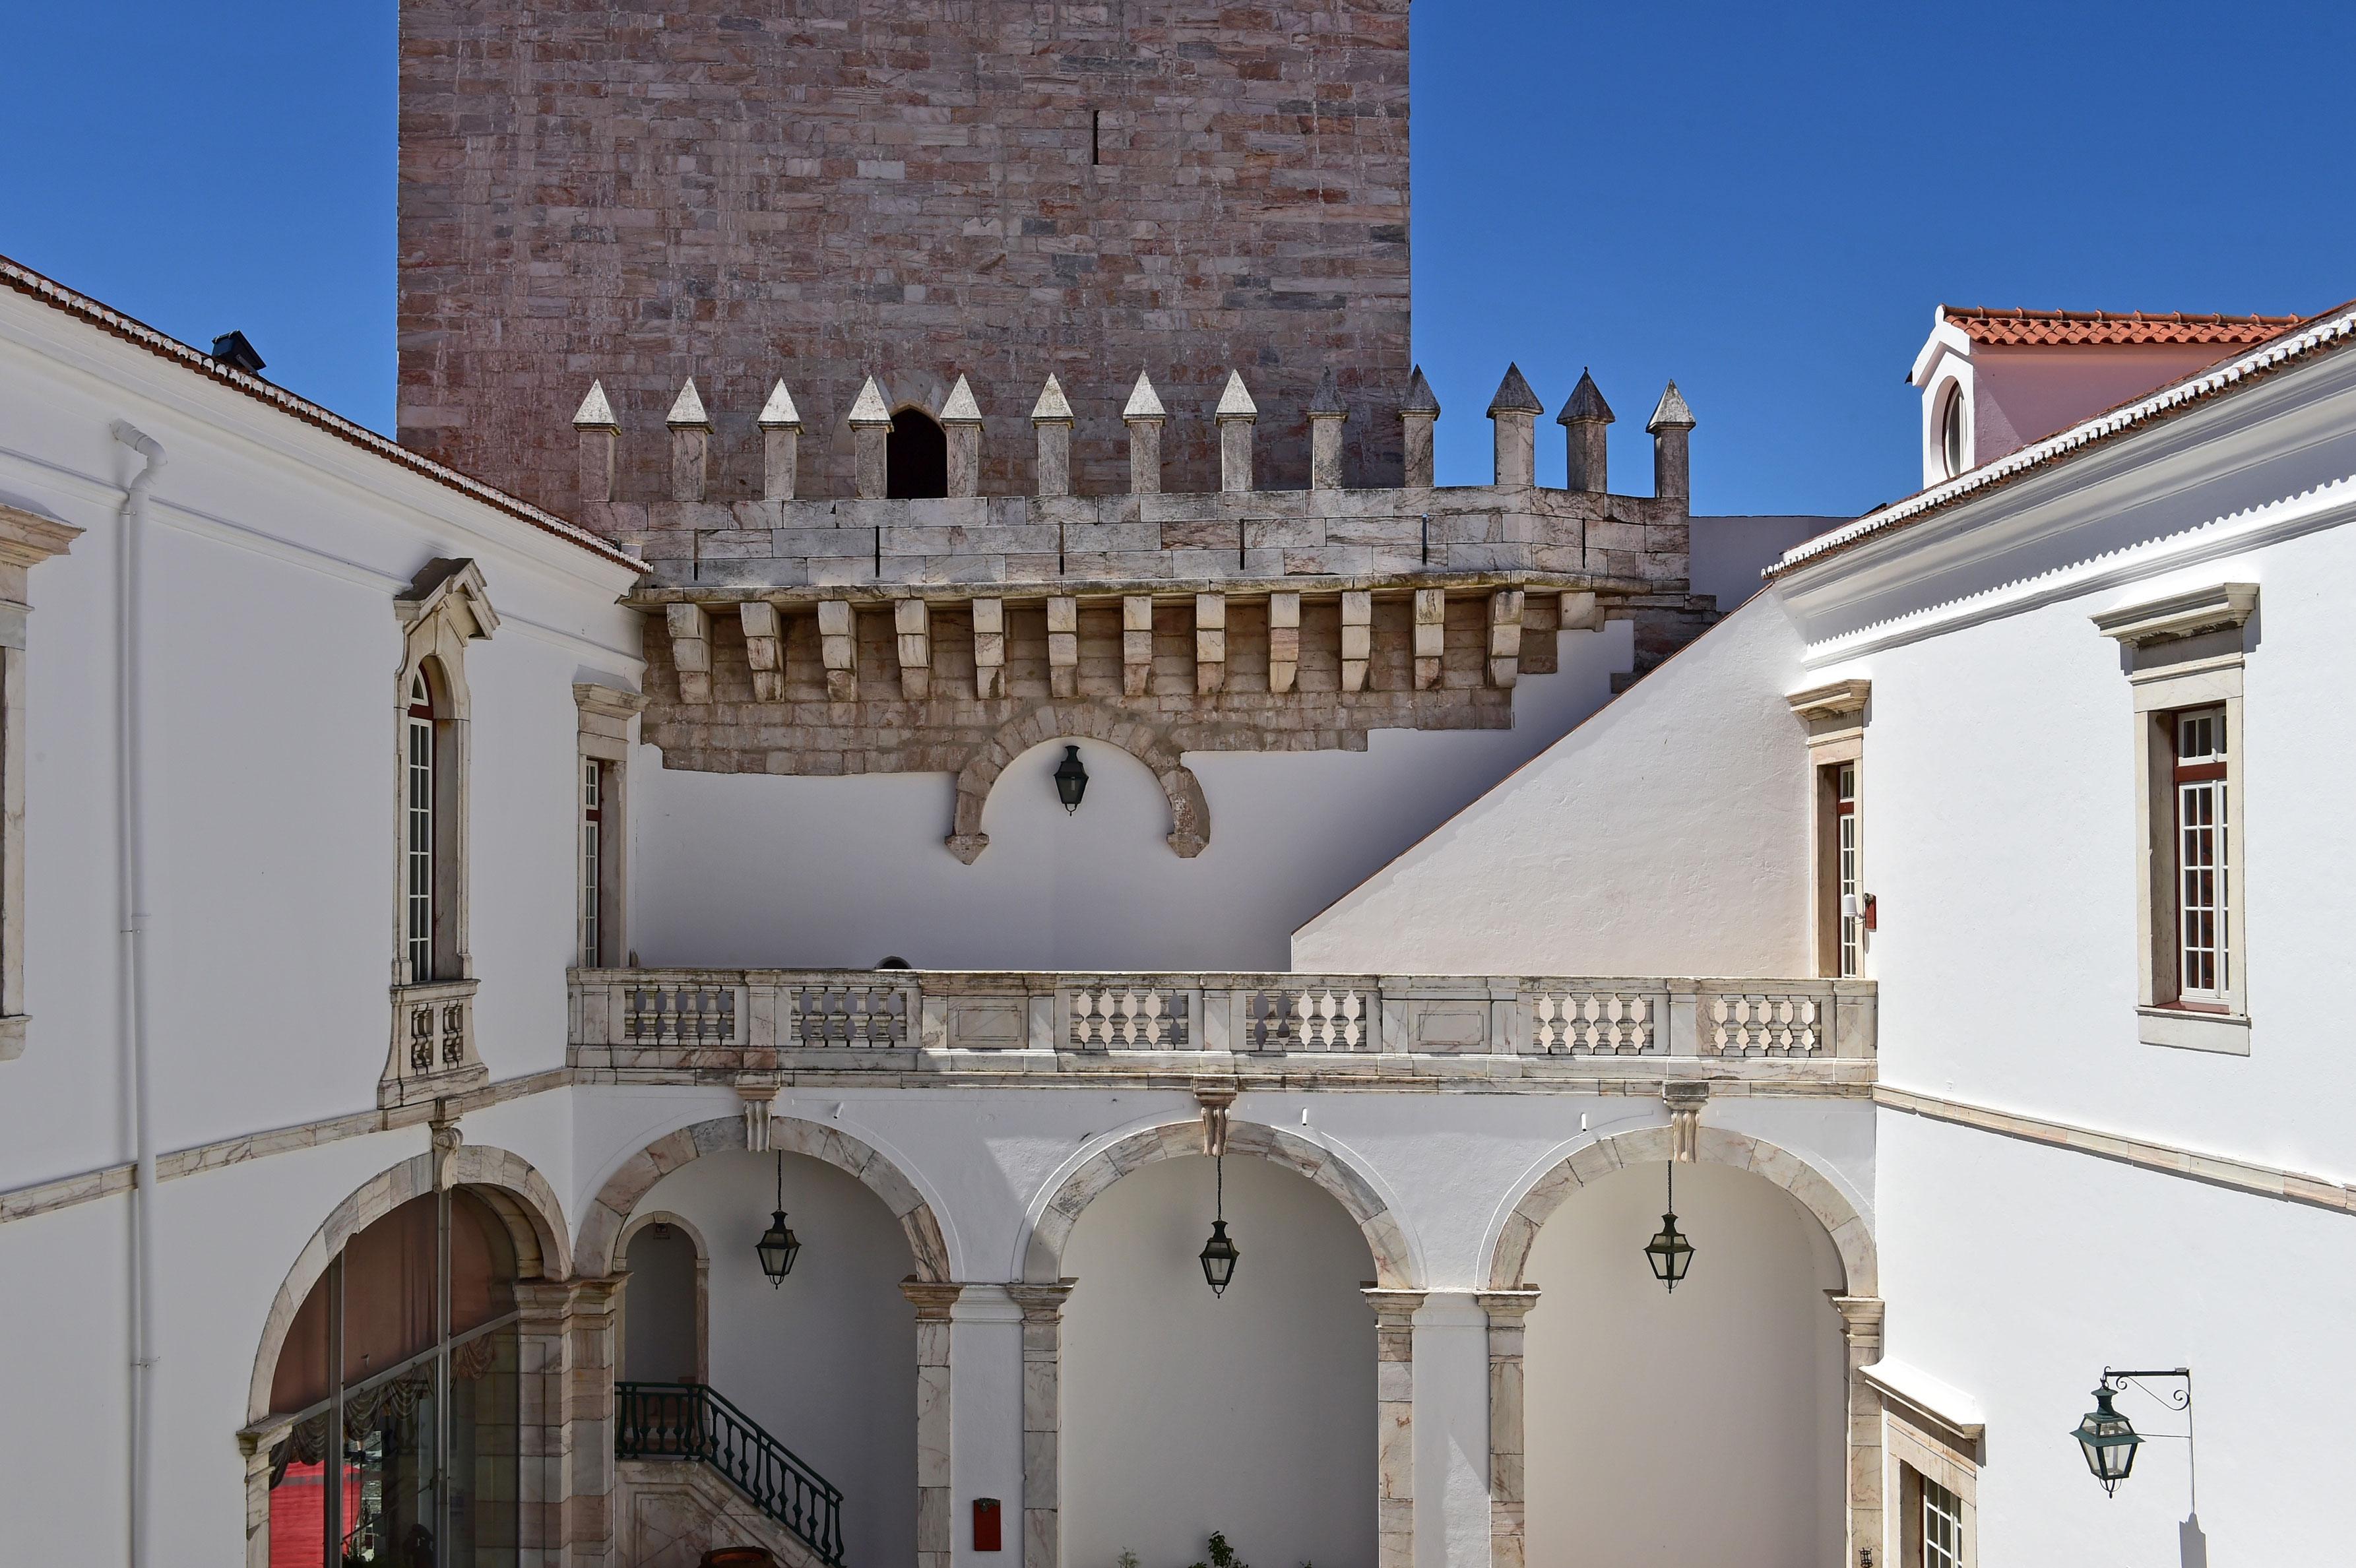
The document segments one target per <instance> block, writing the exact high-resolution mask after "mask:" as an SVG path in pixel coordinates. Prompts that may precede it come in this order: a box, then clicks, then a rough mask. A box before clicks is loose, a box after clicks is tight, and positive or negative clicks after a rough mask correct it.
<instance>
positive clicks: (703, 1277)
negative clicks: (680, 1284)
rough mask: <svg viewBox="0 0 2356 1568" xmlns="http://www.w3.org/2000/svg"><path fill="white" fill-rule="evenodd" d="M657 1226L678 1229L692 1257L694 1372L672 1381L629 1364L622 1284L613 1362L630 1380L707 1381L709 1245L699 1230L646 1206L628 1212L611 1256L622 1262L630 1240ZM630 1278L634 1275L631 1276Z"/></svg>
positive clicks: (625, 1292)
mask: <svg viewBox="0 0 2356 1568" xmlns="http://www.w3.org/2000/svg"><path fill="white" fill-rule="evenodd" d="M657 1226H667V1227H669V1229H670V1230H673V1231H676V1232H679V1234H680V1236H682V1237H684V1238H685V1239H686V1242H687V1245H688V1248H689V1251H690V1252H691V1253H692V1255H693V1258H694V1264H693V1268H694V1275H693V1277H692V1278H691V1280H690V1281H689V1283H688V1289H689V1291H690V1292H691V1301H690V1303H689V1308H688V1311H689V1319H690V1322H689V1330H690V1332H691V1334H692V1335H693V1336H694V1344H693V1346H692V1355H691V1358H690V1359H691V1360H692V1362H693V1364H694V1368H695V1371H694V1375H693V1376H692V1377H691V1378H688V1379H684V1380H673V1379H671V1378H669V1377H657V1376H653V1375H651V1373H649V1372H648V1371H646V1370H645V1369H634V1368H633V1367H632V1366H631V1365H630V1357H631V1354H632V1351H631V1339H630V1331H631V1323H632V1318H633V1314H632V1311H631V1306H630V1292H629V1289H628V1287H627V1286H625V1287H624V1289H623V1292H622V1295H621V1296H620V1297H619V1298H618V1300H617V1301H616V1306H615V1313H614V1345H615V1364H616V1366H617V1367H619V1368H621V1375H622V1376H623V1377H625V1378H626V1379H628V1380H629V1381H633V1382H670V1381H690V1382H699V1383H708V1382H710V1381H712V1279H711V1272H712V1244H711V1243H709V1242H707V1241H705V1240H704V1239H703V1232H702V1230H701V1228H700V1227H699V1226H697V1225H696V1223H695V1222H694V1221H691V1220H690V1219H688V1218H687V1216H685V1215H684V1214H674V1213H672V1212H671V1211H669V1210H668V1209H649V1210H648V1211H645V1212H644V1213H641V1214H634V1215H632V1216H631V1217H630V1221H629V1222H628V1223H627V1224H626V1225H624V1226H623V1227H622V1233H621V1235H620V1237H619V1238H618V1239H617V1240H616V1242H615V1243H614V1256H615V1257H616V1259H617V1260H619V1261H621V1262H622V1263H624V1264H627V1262H628V1260H629V1256H630V1243H632V1242H634V1241H636V1240H637V1238H638V1236H639V1234H640V1233H641V1232H645V1231H648V1230H652V1229H654V1228H655V1227H657ZM634 1277H638V1276H636V1275H634Z"/></svg>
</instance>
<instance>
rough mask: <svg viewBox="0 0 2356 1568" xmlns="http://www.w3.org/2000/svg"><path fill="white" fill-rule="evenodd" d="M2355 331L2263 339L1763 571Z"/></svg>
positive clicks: (2337, 324) (2345, 326)
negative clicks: (2225, 362) (2190, 376)
mask: <svg viewBox="0 0 2356 1568" xmlns="http://www.w3.org/2000/svg"><path fill="white" fill-rule="evenodd" d="M2351 330H2356V311H2350V312H2348V313H2347V314H2345V315H2338V316H2334V317H2333V318H2332V319H2331V320H2329V321H2327V322H2320V323H2318V324H2317V325H2314V326H2310V327H2308V329H2307V330H2306V331H2305V332H2302V333H2299V334H2297V336H2291V337H2284V338H2277V339H2276V340H2275V341H2274V342H2272V343H2265V344H2261V345H2260V346H2259V347H2256V348H2254V349H2253V350H2252V351H2251V352H2249V353H2247V354H2245V355H2244V356H2243V357H2241V358H2239V359H2236V360H2234V361H2233V363H2232V364H2230V365H2222V366H2220V367H2218V368H2216V369H2214V370H2211V371H2208V372H2206V373H2205V374H2202V375H2201V376H2198V377H2195V378H2194V379H2191V380H2190V381H2179V382H2178V383H2176V384H2175V385H2174V386H2171V387H2165V388H2162V389H2160V390H2158V391H2157V392H2154V393H2153V394H2152V395H2151V396H2150V397H2148V398H2146V399H2144V400H2142V401H2141V402H2138V403H2131V404H2129V405H2128V406H2127V407H2126V408H2124V409H2115V410H2113V411H2111V412H2109V413H2106V414H2102V415H2099V416H2097V417H2095V418H2094V419H2091V420H2088V421H2085V422H2084V423H2083V424H2078V425H2072V427H2071V428H2070V429H2068V430H2065V431H2063V432H2061V434H2059V435H2052V436H2048V437H2046V438H2045V439H2044V440H2043V441H2040V442H2039V443H2036V444H2035V445H2034V446H2024V447H2022V448H2021V449H2020V450H2019V452H2016V453H2010V454H2009V455H2008V456H2005V457H2001V458H1998V459H1997V461H1996V462H1994V463H1991V464H1987V466H1986V467H1982V468H1975V469H1973V470H1972V471H1971V472H1970V473H1968V474H1963V475H1957V476H1956V477H1954V478H1953V479H1950V480H1948V481H1946V482H1945V483H1944V484H1942V485H1933V486H1932V487H1931V488H1930V489H1928V490H1925V491H1923V492H1922V494H1921V495H1919V496H1909V497H1907V498H1906V499H1905V500H1903V501H1900V502H1897V503H1896V504H1894V505H1892V506H1889V507H1883V508H1881V509H1880V510H1879V511H1878V512H1868V513H1867V514H1866V515H1865V516H1864V517H1859V518H1858V520H1857V521H1855V522H1853V523H1850V524H1848V525H1847V527H1845V528H1835V529H1834V530H1833V531H1832V532H1830V533H1828V534H1820V535H1818V536H1817V537H1816V538H1815V539H1808V540H1806V541H1804V543H1801V544H1797V545H1794V546H1793V547H1792V548H1791V549H1788V550H1785V551H1784V552H1783V556H1782V557H1781V558H1780V559H1779V560H1777V561H1776V562H1775V564H1774V565H1772V566H1771V567H1769V568H1768V569H1767V571H1765V572H1762V574H1761V575H1762V576H1766V577H1772V576H1773V575H1775V574H1777V573H1781V572H1783V571H1789V570H1790V569H1792V568H1794V567H1796V566H1801V565H1804V564H1805V563H1806V562H1807V561H1809V560H1814V559H1815V557H1817V556H1819V555H1822V554H1823V553H1824V552H1825V551H1826V550H1828V549H1837V547H1839V546H1841V545H1845V544H1847V543H1849V542H1850V541H1851V540H1853V539H1862V538H1864V537H1865V536H1866V535H1868V534H1872V533H1879V532H1880V531H1881V530H1882V529H1883V528H1889V527H1890V525H1892V524H1894V523H1902V522H1904V521H1905V520H1906V519H1908V518H1909V517H1917V516H1920V515H1921V514H1922V513H1924V512H1927V511H1930V510H1932V509H1933V508H1934V507H1943V506H1944V505H1946V504H1947V503H1948V502H1950V501H1953V500H1955V499H1957V498H1958V497H1960V496H1967V495H1969V494H1971V493H1972V492H1973V491H1975V490H1978V489H1983V488H1985V487H1986V486H1987V485H1993V484H1995V483H1996V482H1997V481H1998V480H2000V479H2009V478H2011V477H2012V476H2013V475H2016V474H2019V473H2021V472H2023V471H2024V470H2027V469H2029V468H2034V467H2036V466H2037V465H2039V464H2042V463H2045V462H2047V461H2048V460H2050V459H2051V458H2055V457H2059V456H2061V454H2062V453H2066V452H2072V451H2074V450H2076V449H2077V448H2079V447H2082V446H2085V445H2087V444H2089V443H2093V442H2095V441H2099V440H2101V439H2103V438H2104V437H2105V436H2109V435H2115V434H2116V433H2117V432H2120V431H2123V430H2126V428H2128V427H2129V426H2131V425H2136V424H2141V423H2142V422H2143V421H2146V420H2148V419H2150V418H2152V417H2153V416H2155V415H2157V414H2162V413H2165V412H2167V411H2169V410H2170V409H2174V408H2179V407H2181V406H2182V405H2183V404H2185V403H2188V402H2194V401H2197V400H2200V399H2202V398H2206V397H2208V396H2210V395H2211V394H2212V393H2214V392H2217V391H2220V390H2222V389H2224V388H2226V387H2229V386H2231V385H2233V383H2234V382H2236V381H2239V380H2241V379H2243V378H2244V377H2245V376H2248V375H2250V374H2251V373H2252V372H2254V371H2257V370H2264V369H2266V368H2271V367H2273V366H2276V365H2279V364H2281V363H2282V362H2283V361H2284V360H2286V359H2294V358H2297V357H2299V356H2300V355H2303V354H2306V353H2308V351H2310V350H2311V349H2314V348H2315V347H2318V346H2319V345H2321V344H2324V343H2328V342H2330V341H2331V340H2332V339H2334V338H2338V337H2343V336H2347V335H2348V334H2349V332H2350V331H2351Z"/></svg>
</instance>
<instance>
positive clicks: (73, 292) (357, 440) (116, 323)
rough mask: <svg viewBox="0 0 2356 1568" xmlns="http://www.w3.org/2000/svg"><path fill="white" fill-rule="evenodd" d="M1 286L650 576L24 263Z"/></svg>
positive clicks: (6, 261) (454, 473) (1, 270)
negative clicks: (175, 362) (3, 285)
mask: <svg viewBox="0 0 2356 1568" xmlns="http://www.w3.org/2000/svg"><path fill="white" fill-rule="evenodd" d="M0 283H4V284H5V285H6V286H8V287H9V288H12V289H14V290H16V292H17V293H20V294H24V295H26V296H27V297H29V298H31V299H35V300H38V301H39V302H40V303H42V304H46V305H48V306H49V307H50V308H51V309H53V310H57V311H60V312H62V313H64V314H65V315H71V316H75V317H78V318H80V320H81V321H82V322H84V323H85V324H87V325H91V326H94V327H96V328H98V329H99V330H100V331H102V332H107V333H112V335H113V336H117V337H120V338H122V339H123V341H124V342H126V343H131V344H134V345H136V346H137V347H142V348H145V349H146V350H147V351H148V352H149V353H151V354H154V355H155V357H158V358H161V359H170V360H175V361H177V363H179V364H180V365H182V366H184V367H185V368H188V369H191V370H194V371H197V372H198V374H200V375H205V376H209V377H210V378H211V379H214V380H216V381H219V382H221V383H222V384H224V385H226V386H228V387H230V389H234V390H236V391H240V392H242V393H244V394H245V395H246V396H247V397H249V398H252V399H253V400H255V401H257V402H263V403H269V404H271V405H272V406H273V407H275V408H276V409H278V410H279V411H281V412H283V413H287V414H292V415H293V416H294V417H295V418H296V419H298V420H301V421H304V422H305V423H306V424H311V425H316V426H317V427H318V428H319V429H321V430H323V431H326V432H327V433H328V434H330V435H333V436H336V437H337V438H339V439H341V440H343V441H347V442H349V443H351V444H352V445H354V446H357V447H359V448H360V449H361V450H362V451H365V452H370V453H375V454H376V455H377V456H379V457H381V458H384V459H386V460H387V461H388V462H391V463H393V464H398V465H400V466H401V467H403V468H406V469H408V470H410V471H411V472H412V473H414V474H418V475H423V476H424V477H425V478H428V479H431V480H433V481H434V482H435V483H436V484H439V485H446V486H447V487H449V488H450V489H453V490H455V491H457V492H458V493H459V494H461V495H463V496H467V497H469V498H470V499H473V500H477V501H480V502H482V503H483V504H484V505H486V506H487V507H492V508H494V509H495V510H498V511H502V512H505V513H507V514H508V515H509V517H515V518H517V519H519V521H522V522H526V523H529V524H530V525H531V526H532V527H533V528H539V529H540V530H541V531H542V532H543V533H549V534H553V535H555V536H556V537H557V538H558V539H563V540H565V541H566V542H567V543H569V544H574V545H578V546H580V547H581V548H582V549H585V550H587V551H589V552H590V553H591V554H593V555H597V556H602V557H604V558H605V560H608V561H611V562H613V563H614V564H615V565H616V566H627V567H631V568H633V569H635V570H637V571H647V570H648V568H647V563H646V562H645V561H643V560H639V559H638V558H637V557H636V556H634V555H632V554H630V553H629V552H628V551H626V550H624V549H620V548H619V547H618V546H616V545H613V544H610V543H608V542H607V541H606V540H605V539H600V538H598V537H597V536H596V535H595V534H593V533H591V532H590V531H589V530H588V529H586V528H582V527H580V526H579V525H578V524H574V523H568V522H566V521H565V520H564V519H563V518H562V517H558V516H557V515H556V514H555V513H553V512H544V511H542V510H541V509H540V508H539V507H535V506H533V505H532V504H531V503H530V502H529V501H524V500H519V499H518V498H517V497H515V496H510V495H509V494H508V493H507V492H506V491H504V490H500V489H497V488H495V487H493V486H492V485H487V484H485V483H484V482H483V481H481V480H480V479H477V478H475V477H473V476H472V475H466V474H462V473H460V472H459V471H458V470H456V469H455V468H452V467H450V466H449V465H448V464H444V463H437V462H435V461H434V459H433V458H430V457H427V456H426V455H425V454H424V453H418V452H412V451H411V450H410V449H409V448H407V447H405V446H403V445H402V444H401V443H399V442H397V441H393V440H391V438H389V437H387V436H382V435H379V434H378V433H377V432H374V431H372V430H369V428H368V427H367V426H365V425H360V424H355V423H354V422H353V421H350V420H348V419H346V418H345V417H344V416H343V415H341V414H339V413H337V412H335V411H332V410H329V409H327V408H323V407H321V406H320V405H319V404H317V403H315V402H313V401H311V400H310V399H308V398H305V397H299V396H297V395H296V394H295V393H293V392H290V391H288V390H287V389H285V388H284V387H281V386H278V385H276V384H274V383H273V382H270V381H265V380H263V379H262V378H261V377H259V376H252V375H248V374H247V373H246V372H245V371H243V370H239V369H236V368H232V367H230V366H228V365H224V364H222V363H221V362H220V360H218V359H215V358H214V357H212V356H211V355H209V354H207V353H206V352H205V351H204V350H202V349H200V348H196V347H190V346H189V345H187V344H186V343H183V342H181V341H180V340H179V339H178V338H177V337H174V336H171V335H170V334H169V333H166V332H159V331H157V330H156V329H155V327H152V326H150V325H147V324H146V323H145V322H144V321H141V320H139V319H138V318H136V317H135V316H131V315H124V314H123V312H121V311H119V310H116V309H115V308H114V307H113V306H112V305H107V304H101V303H99V302H98V301H97V300H94V299H92V298H91V297H90V296H89V295H88V294H85V293H81V292H80V290H77V289H72V288H69V287H67V286H66V285H65V284H63V283H59V282H58V281H57V280H56V279H55V278H52V277H49V276H48V274H46V273H43V272H35V271H34V270H33V269H32V268H30V267H27V266H26V265H25V264H24V263H23V262H22V261H16V260H15V259H14V258H12V257H8V256H5V255H0Z"/></svg>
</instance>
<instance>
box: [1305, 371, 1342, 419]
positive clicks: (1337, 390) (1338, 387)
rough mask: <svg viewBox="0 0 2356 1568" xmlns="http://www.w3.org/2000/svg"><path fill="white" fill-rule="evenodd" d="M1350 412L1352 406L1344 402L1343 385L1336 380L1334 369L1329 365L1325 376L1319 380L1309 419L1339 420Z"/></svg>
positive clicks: (1310, 402) (1311, 403) (1311, 400)
mask: <svg viewBox="0 0 2356 1568" xmlns="http://www.w3.org/2000/svg"><path fill="white" fill-rule="evenodd" d="M1349 411H1350V406H1349V405H1348V404H1347V403H1345V402H1344V401H1343V400H1342V383H1341V382H1340V381H1339V380H1338V379H1335V377H1334V375H1333V366H1331V365H1328V366H1326V367H1325V371H1324V374H1323V375H1321V376H1319V377H1318V378H1317V395H1316V396H1315V397H1313V398H1312V399H1310V400H1309V417H1310V418H1312V419H1318V418H1321V417H1323V418H1338V417H1344V416H1346V415H1347V414H1348V413H1349Z"/></svg>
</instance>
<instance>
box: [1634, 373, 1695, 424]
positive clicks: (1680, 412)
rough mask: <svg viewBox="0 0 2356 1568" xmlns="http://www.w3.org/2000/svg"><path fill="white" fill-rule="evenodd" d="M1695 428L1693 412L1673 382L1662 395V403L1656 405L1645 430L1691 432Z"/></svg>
mask: <svg viewBox="0 0 2356 1568" xmlns="http://www.w3.org/2000/svg"><path fill="white" fill-rule="evenodd" d="M1693 427H1694V417H1693V410H1691V409H1689V408H1687V407H1686V400H1685V398H1684V396H1683V395H1682V394H1681V393H1679V392H1678V390H1677V384H1676V382H1675V381H1671V382H1670V383H1669V386H1668V389H1667V390H1666V391H1665V392H1663V393H1662V394H1661V400H1660V402H1659V403H1658V404H1656V405H1655V407H1654V409H1653V417H1652V418H1651V419H1650V420H1648V421H1645V425H1644V428H1645V429H1646V430H1647V431H1662V430H1691V429H1693Z"/></svg>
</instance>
